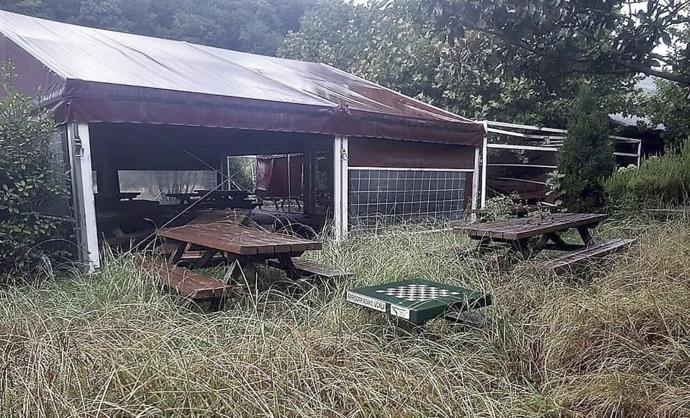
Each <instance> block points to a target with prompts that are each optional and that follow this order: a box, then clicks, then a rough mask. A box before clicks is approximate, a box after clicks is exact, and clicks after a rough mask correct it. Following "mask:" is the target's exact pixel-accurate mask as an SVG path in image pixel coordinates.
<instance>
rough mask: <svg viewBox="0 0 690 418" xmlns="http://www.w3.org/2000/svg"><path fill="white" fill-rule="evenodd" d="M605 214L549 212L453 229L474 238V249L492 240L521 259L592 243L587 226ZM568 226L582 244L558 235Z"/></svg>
mask: <svg viewBox="0 0 690 418" xmlns="http://www.w3.org/2000/svg"><path fill="white" fill-rule="evenodd" d="M607 217H608V215H605V214H590V213H553V214H546V215H539V216H531V217H528V218H519V219H508V220H505V221H497V222H487V223H479V224H473V225H468V226H465V227H460V228H457V229H456V231H458V232H460V233H464V234H466V235H468V236H469V237H470V238H472V239H474V240H478V241H479V242H478V245H477V249H478V250H479V251H480V252H482V251H484V250H486V249H489V248H491V247H492V245H493V244H495V243H504V244H508V245H509V246H510V247H511V248H512V249H514V250H515V251H517V252H518V253H520V254H521V255H522V256H524V257H525V258H528V257H530V256H533V255H536V254H537V253H538V252H539V251H541V250H544V249H555V250H562V251H572V250H577V249H581V248H584V247H587V246H589V245H591V244H592V243H593V240H592V235H591V233H590V229H592V228H595V227H596V226H597V225H599V224H600V223H601V222H603V221H604V220H606V218H607ZM572 228H575V229H577V232H578V234H579V236H580V238H581V239H582V244H568V243H566V242H565V241H564V240H563V239H562V238H561V236H560V234H561V233H563V232H566V231H568V230H570V229H572Z"/></svg>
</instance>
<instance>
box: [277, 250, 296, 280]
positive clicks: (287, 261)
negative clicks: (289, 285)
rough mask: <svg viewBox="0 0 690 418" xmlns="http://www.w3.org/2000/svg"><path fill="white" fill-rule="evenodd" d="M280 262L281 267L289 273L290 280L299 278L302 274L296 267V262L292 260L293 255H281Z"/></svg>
mask: <svg viewBox="0 0 690 418" xmlns="http://www.w3.org/2000/svg"><path fill="white" fill-rule="evenodd" d="M278 263H279V265H280V269H281V270H283V271H284V272H285V273H286V274H287V276H288V277H289V278H290V280H299V278H300V274H299V272H298V271H297V269H296V268H295V264H294V263H293V262H292V258H291V257H289V256H284V255H282V256H279V257H278Z"/></svg>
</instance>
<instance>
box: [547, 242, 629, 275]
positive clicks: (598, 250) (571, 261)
mask: <svg viewBox="0 0 690 418" xmlns="http://www.w3.org/2000/svg"><path fill="white" fill-rule="evenodd" d="M635 242H636V240H633V239H613V240H609V241H604V242H600V243H598V244H594V245H592V246H590V247H587V248H584V249H581V250H578V251H573V252H570V253H566V254H564V255H562V256H560V257H556V258H553V259H551V260H547V261H545V262H543V263H540V264H539V266H540V267H542V268H545V269H549V270H553V271H555V272H556V273H560V272H563V271H564V270H566V269H567V268H568V267H571V266H573V265H575V264H579V263H582V262H584V261H586V260H589V259H592V258H598V257H604V256H606V255H609V254H612V253H614V252H617V251H622V250H626V249H628V248H630V246H632V245H633V244H634V243H635Z"/></svg>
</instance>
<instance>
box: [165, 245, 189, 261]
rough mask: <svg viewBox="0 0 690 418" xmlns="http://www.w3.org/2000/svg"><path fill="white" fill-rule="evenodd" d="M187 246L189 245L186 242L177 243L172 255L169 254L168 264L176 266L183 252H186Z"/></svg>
mask: <svg viewBox="0 0 690 418" xmlns="http://www.w3.org/2000/svg"><path fill="white" fill-rule="evenodd" d="M188 246H189V244H188V243H186V242H182V241H177V247H176V248H175V251H173V252H172V254H170V258H168V262H169V263H170V264H172V265H176V264H177V263H179V262H180V260H181V259H182V256H183V255H184V253H185V251H187V247H188Z"/></svg>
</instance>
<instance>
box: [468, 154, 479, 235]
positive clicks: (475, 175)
mask: <svg viewBox="0 0 690 418" xmlns="http://www.w3.org/2000/svg"><path fill="white" fill-rule="evenodd" d="M479 153H480V150H479V147H474V171H472V215H471V216H470V219H471V220H472V222H476V221H477V207H478V204H479V202H478V200H479V175H480V174H479Z"/></svg>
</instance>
